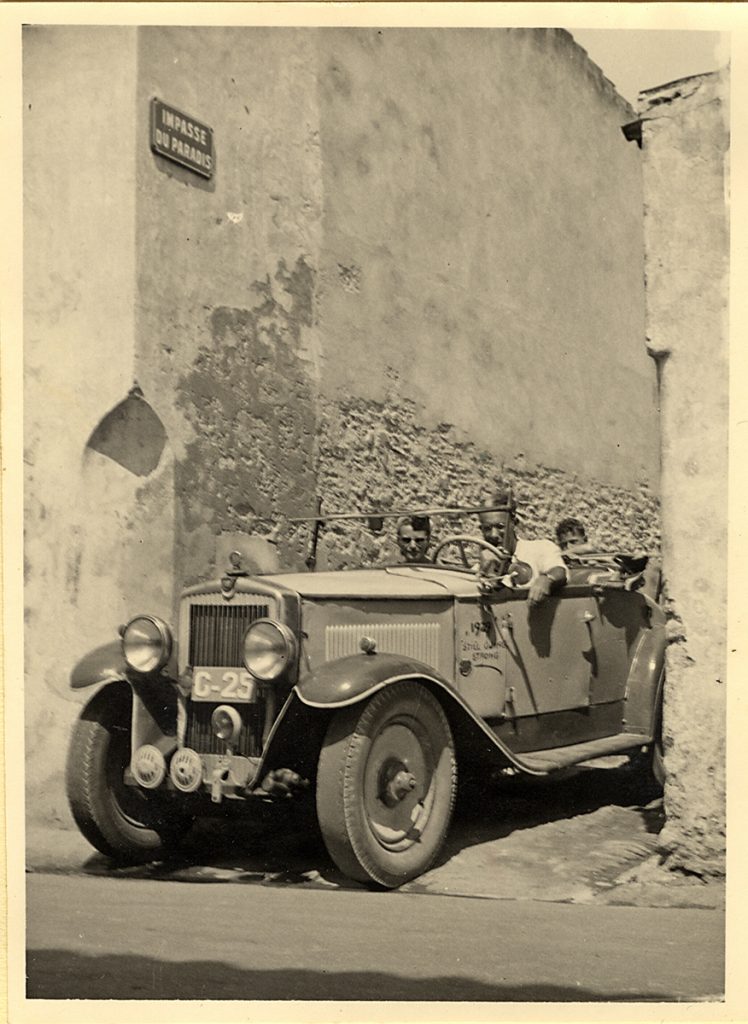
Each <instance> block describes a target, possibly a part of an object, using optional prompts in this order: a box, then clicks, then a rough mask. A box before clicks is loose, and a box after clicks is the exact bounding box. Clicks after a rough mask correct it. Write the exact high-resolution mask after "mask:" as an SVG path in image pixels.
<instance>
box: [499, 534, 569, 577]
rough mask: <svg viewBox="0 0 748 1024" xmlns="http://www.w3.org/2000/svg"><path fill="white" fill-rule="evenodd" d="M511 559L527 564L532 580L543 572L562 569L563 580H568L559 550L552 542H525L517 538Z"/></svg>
mask: <svg viewBox="0 0 748 1024" xmlns="http://www.w3.org/2000/svg"><path fill="white" fill-rule="evenodd" d="M512 558H513V559H514V560H515V561H517V562H527V564H528V565H529V566H530V568H531V569H532V579H533V580H534V579H535V577H536V576H540V574H541V573H543V572H549V571H550V570H551V569H563V570H564V579H565V580H568V578H569V574H568V572H567V570H566V566H565V565H564V560H563V557H562V555H561V548H560V547H559V546H558V545H557V544H554V543H553V541H552V540H525V539H524V538H523V537H518V538H517V547H516V548H515V549H514V554H513V555H512ZM530 582H532V580H531V581H530Z"/></svg>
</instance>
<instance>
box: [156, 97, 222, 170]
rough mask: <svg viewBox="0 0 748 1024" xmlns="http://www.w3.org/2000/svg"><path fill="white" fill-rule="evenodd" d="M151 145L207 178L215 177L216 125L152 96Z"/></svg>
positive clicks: (157, 150)
mask: <svg viewBox="0 0 748 1024" xmlns="http://www.w3.org/2000/svg"><path fill="white" fill-rule="evenodd" d="M151 149H152V150H153V152H154V153H159V154H160V155H161V156H165V157H166V158H167V160H174V161H175V163H178V164H181V165H182V166H183V167H189V169H190V170H191V171H195V173H196V174H201V175H202V176H203V177H204V178H212V177H213V168H214V164H215V154H214V151H213V129H212V128H209V127H208V126H207V125H206V124H203V123H202V122H201V121H196V120H195V118H194V117H190V116H188V115H187V114H183V113H182V111H181V110H176V109H175V108H174V107H170V106H169V105H168V104H166V103H163V102H162V101H161V100H159V99H155V98H154V99H152V100H151Z"/></svg>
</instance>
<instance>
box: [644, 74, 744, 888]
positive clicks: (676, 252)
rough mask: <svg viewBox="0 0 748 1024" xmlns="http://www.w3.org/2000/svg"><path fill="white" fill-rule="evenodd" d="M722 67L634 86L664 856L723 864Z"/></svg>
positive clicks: (711, 869) (683, 862)
mask: <svg viewBox="0 0 748 1024" xmlns="http://www.w3.org/2000/svg"><path fill="white" fill-rule="evenodd" d="M727 89H728V82H727V74H726V73H720V74H712V75H703V76H697V77H694V78H688V79H684V80H683V81H680V82H674V83H670V84H668V85H665V86H662V87H661V88H659V89H652V90H648V91H647V92H645V93H642V95H641V97H640V117H641V121H642V143H643V146H642V151H643V166H644V183H645V190H644V195H645V241H646V272H647V345H648V349H649V351H650V353H651V354H652V355H653V356H654V357H655V359H656V360H657V361H658V363H659V375H660V381H661V384H660V393H661V422H662V485H661V486H662V530H663V532H662V554H663V569H664V574H665V586H666V596H667V602H666V604H667V610H668V615H669V631H670V647H669V649H668V657H667V681H666V691H665V711H664V743H665V767H666V771H667V784H666V788H665V809H666V813H667V825H666V827H665V830H664V832H663V834H662V841H663V845H664V848H665V850H666V851H667V852H668V853H669V857H668V864H669V865H670V866H671V867H673V868H679V869H682V870H684V871H688V872H695V873H697V874H702V875H709V874H720V873H722V872H723V871H724V865H725V725H726V723H725V671H726V654H727V651H726V620H727V469H728V331H727V301H728V293H727V287H728V258H729V240H728V218H727V202H726V200H727V180H726V169H727V158H728V149H729V127H728V126H729V119H728V109H727Z"/></svg>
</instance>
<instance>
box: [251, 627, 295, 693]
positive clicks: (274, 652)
mask: <svg viewBox="0 0 748 1024" xmlns="http://www.w3.org/2000/svg"><path fill="white" fill-rule="evenodd" d="M243 651H244V664H245V666H246V669H247V671H248V672H250V673H251V674H252V675H253V676H254V677H255V679H262V680H263V681H265V682H269V681H271V680H273V679H277V678H278V676H280V675H281V674H282V673H283V672H285V670H286V668H287V667H288V665H289V664H290V662H291V661H292V660H293V659H294V657H295V656H296V638H295V637H294V635H293V633H292V632H291V630H290V629H289V628H288V627H287V626H284V625H283V623H282V622H276V621H275V620H274V619H257V621H256V622H253V623H252V624H251V625H250V627H249V629H248V630H247V632H246V633H245V634H244V647H243Z"/></svg>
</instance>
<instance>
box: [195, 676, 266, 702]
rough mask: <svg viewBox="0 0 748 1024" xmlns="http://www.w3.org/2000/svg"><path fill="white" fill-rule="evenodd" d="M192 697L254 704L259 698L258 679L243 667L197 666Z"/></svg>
mask: <svg viewBox="0 0 748 1024" xmlns="http://www.w3.org/2000/svg"><path fill="white" fill-rule="evenodd" d="M192 699H193V700H225V701H231V702H232V703H235V704H237V703H241V704H252V703H253V702H254V701H256V700H257V680H256V679H254V678H253V677H252V676H251V675H250V674H249V672H247V670H246V669H243V668H196V669H195V670H194V671H193V673H192Z"/></svg>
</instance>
